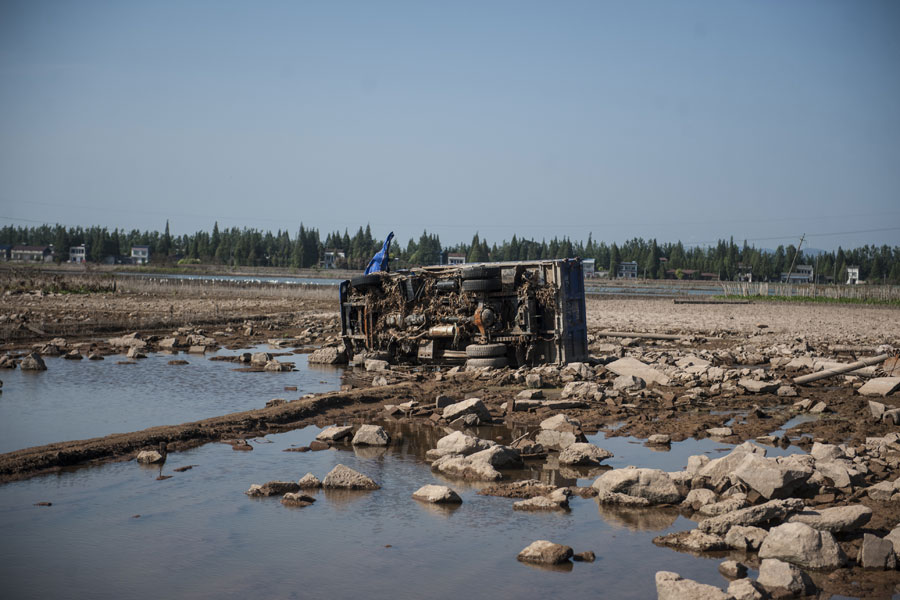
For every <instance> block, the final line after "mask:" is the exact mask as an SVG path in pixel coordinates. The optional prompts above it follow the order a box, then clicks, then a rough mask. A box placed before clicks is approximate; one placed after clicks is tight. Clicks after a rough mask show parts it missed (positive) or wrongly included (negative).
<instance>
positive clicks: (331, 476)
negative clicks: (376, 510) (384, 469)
mask: <svg viewBox="0 0 900 600" xmlns="http://www.w3.org/2000/svg"><path fill="white" fill-rule="evenodd" d="M322 487H324V488H341V489H347V490H377V489H380V488H381V486H380V485H378V484H377V483H375V481H374V480H372V479H371V478H370V477H367V476H366V475H363V474H362V473H360V472H358V471H354V470H353V469H351V468H350V467H345V466H344V465H341V464H339V465H337V466H336V467H334V468H333V469H332V470H331V471H330V472H329V473H328V475H326V476H325V479H324V480H322Z"/></svg>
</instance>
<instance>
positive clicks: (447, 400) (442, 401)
mask: <svg viewBox="0 0 900 600" xmlns="http://www.w3.org/2000/svg"><path fill="white" fill-rule="evenodd" d="M454 402H456V400H454V399H453V398H451V397H450V396H447V395H445V394H438V396H437V397H436V398H435V399H434V407H435V408H438V409H441V408H447V407H448V406H450V405H451V404H453V403H454Z"/></svg>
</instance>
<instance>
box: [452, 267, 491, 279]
mask: <svg viewBox="0 0 900 600" xmlns="http://www.w3.org/2000/svg"><path fill="white" fill-rule="evenodd" d="M459 277H460V279H462V280H463V281H465V280H466V279H498V278H499V277H500V267H463V270H462V272H461V273H460V274H459Z"/></svg>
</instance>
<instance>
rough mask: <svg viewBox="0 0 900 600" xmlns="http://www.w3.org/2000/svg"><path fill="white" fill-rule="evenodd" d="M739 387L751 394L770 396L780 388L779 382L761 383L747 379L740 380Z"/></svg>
mask: <svg viewBox="0 0 900 600" xmlns="http://www.w3.org/2000/svg"><path fill="white" fill-rule="evenodd" d="M738 385H739V386H741V387H742V388H744V389H745V390H747V392H749V393H751V394H769V393H771V392H774V391H776V390H777V389H778V388H779V384H778V383H777V382H772V381H759V380H757V379H749V378H747V377H743V378H741V379H739V380H738Z"/></svg>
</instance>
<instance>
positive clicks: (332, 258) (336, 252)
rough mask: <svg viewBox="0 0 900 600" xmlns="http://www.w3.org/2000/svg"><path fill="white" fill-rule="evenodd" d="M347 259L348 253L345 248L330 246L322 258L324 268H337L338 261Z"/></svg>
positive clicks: (341, 261)
mask: <svg viewBox="0 0 900 600" xmlns="http://www.w3.org/2000/svg"><path fill="white" fill-rule="evenodd" d="M346 260H347V255H346V253H345V252H344V251H343V250H340V249H338V248H328V249H326V250H325V254H324V255H323V258H322V268H324V269H336V268H337V266H338V263H343V262H345V261H346Z"/></svg>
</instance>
